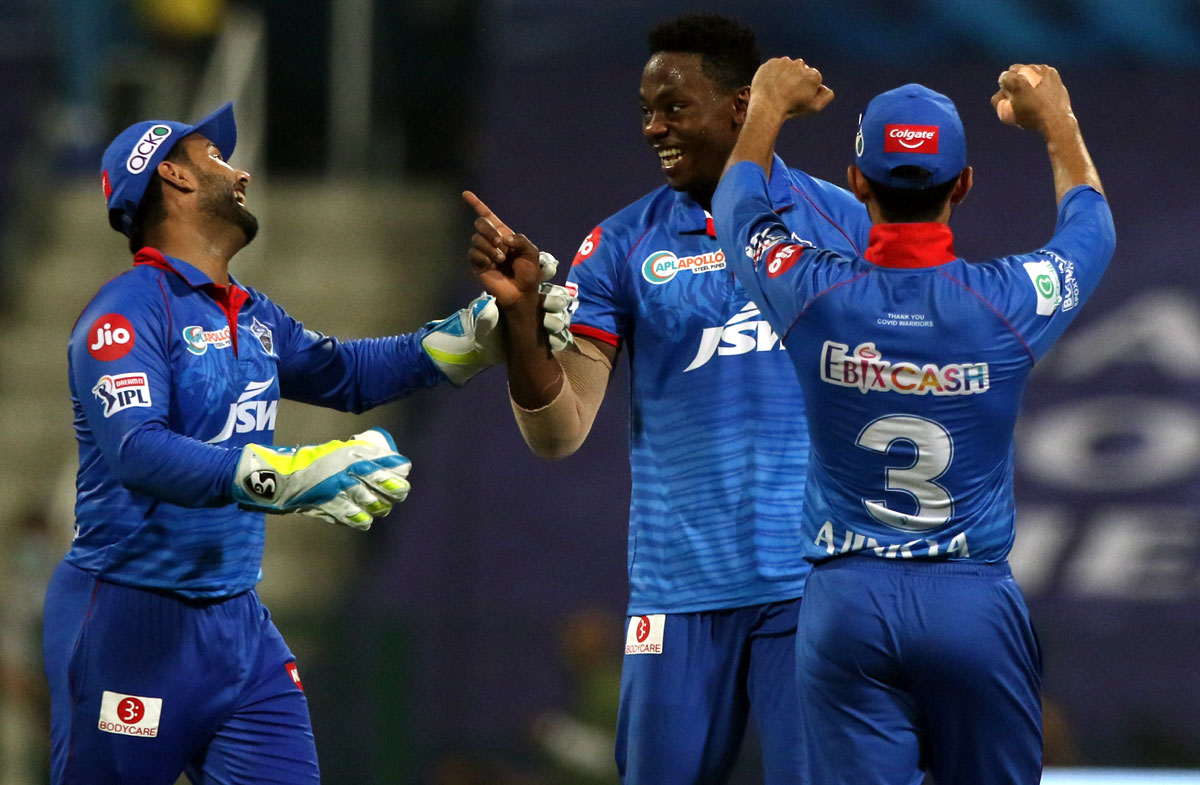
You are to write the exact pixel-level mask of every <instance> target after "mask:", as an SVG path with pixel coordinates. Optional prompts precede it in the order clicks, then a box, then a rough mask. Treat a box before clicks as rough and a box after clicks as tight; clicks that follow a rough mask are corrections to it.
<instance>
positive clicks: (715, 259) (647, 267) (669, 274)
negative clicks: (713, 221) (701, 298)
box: [642, 249, 725, 285]
mask: <svg viewBox="0 0 1200 785" xmlns="http://www.w3.org/2000/svg"><path fill="white" fill-rule="evenodd" d="M724 269H725V252H724V251H722V250H720V249H717V250H716V251H710V252H708V253H702V254H698V255H696V256H684V257H679V256H676V255H675V254H673V253H672V252H670V251H655V252H654V253H652V254H650V255H649V256H647V257H646V261H644V262H642V277H643V278H645V279H646V280H647V281H649V282H650V283H652V284H655V285H661V284H664V283H666V282H667V281H670V280H671V279H672V278H674V277H675V275H676V274H677V273H679V272H681V271H683V270H690V271H691V272H692V273H693V274H694V275H699V274H700V273H707V272H712V271H713V270H724Z"/></svg>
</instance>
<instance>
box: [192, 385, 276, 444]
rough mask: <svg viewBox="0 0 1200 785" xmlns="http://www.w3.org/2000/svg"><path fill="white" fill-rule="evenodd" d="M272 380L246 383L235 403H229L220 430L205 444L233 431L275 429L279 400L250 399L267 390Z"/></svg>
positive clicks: (247, 431) (226, 435)
mask: <svg viewBox="0 0 1200 785" xmlns="http://www.w3.org/2000/svg"><path fill="white" fill-rule="evenodd" d="M274 382H275V379H273V378H272V379H267V380H266V381H265V382H250V383H249V384H247V385H246V389H245V390H244V391H243V392H242V394H241V395H239V396H238V399H237V403H231V404H229V416H228V417H226V418H225V425H224V426H223V427H222V428H221V432H220V433H218V434H217V435H216V436H214V437H212V438H211V439H209V440H208V441H206V442H205V444H218V443H220V442H223V441H225V440H226V439H228V438H229V437H230V436H233V435H234V434H235V433H250V432H251V431H273V430H275V414H276V412H277V411H278V409H279V400H278V399H276V400H273V401H263V400H258V401H255V400H251V399H252V398H255V397H256V396H259V395H262V394H263V393H264V392H266V391H267V390H269V389H270V388H271V385H272V384H274Z"/></svg>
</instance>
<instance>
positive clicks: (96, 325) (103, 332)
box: [87, 313, 136, 362]
mask: <svg viewBox="0 0 1200 785" xmlns="http://www.w3.org/2000/svg"><path fill="white" fill-rule="evenodd" d="M135 338H136V336H135V335H134V332H133V325H132V324H130V323H129V320H128V319H126V318H125V317H124V316H122V315H121V314H119V313H106V314H104V315H103V316H101V317H100V318H99V319H97V320H96V321H94V322H92V326H91V327H89V328H88V332H87V347H88V354H90V355H92V357H95V358H96V359H97V360H100V361H101V362H108V361H110V360H119V359H121V358H122V357H124V356H125V355H127V354H129V351H130V350H131V349H132V348H133V344H134V339H135Z"/></svg>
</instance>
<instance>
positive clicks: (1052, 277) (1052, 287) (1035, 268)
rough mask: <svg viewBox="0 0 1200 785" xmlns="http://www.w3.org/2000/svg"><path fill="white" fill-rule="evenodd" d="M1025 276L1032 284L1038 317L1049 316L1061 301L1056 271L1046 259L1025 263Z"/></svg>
mask: <svg viewBox="0 0 1200 785" xmlns="http://www.w3.org/2000/svg"><path fill="white" fill-rule="evenodd" d="M1023 266H1024V267H1025V274H1026V275H1028V276H1029V280H1030V281H1032V282H1033V290H1034V292H1035V293H1036V294H1037V313H1038V316H1050V315H1052V314H1053V313H1054V311H1055V310H1056V309H1057V308H1058V304H1059V303H1060V302H1061V301H1062V294H1061V292H1060V289H1061V287H1060V285H1059V280H1058V271H1057V270H1055V269H1054V264H1053V263H1051V262H1050V260H1048V259H1042V260H1041V261H1037V262H1025V264H1024V265H1023Z"/></svg>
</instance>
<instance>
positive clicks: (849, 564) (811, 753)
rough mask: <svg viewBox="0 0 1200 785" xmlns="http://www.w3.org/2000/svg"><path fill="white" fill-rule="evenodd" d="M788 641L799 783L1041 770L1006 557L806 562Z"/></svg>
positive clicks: (983, 776)
mask: <svg viewBox="0 0 1200 785" xmlns="http://www.w3.org/2000/svg"><path fill="white" fill-rule="evenodd" d="M796 643H797V657H796V660H797V663H796V664H797V682H798V685H799V688H800V690H801V692H802V694H803V695H804V702H803V704H802V706H801V713H802V716H803V718H804V733H805V743H806V751H807V754H808V760H809V776H810V782H811V785H912V784H913V783H920V782H921V780H922V772H928V773H929V774H930V775H931V776H932V778H933V781H934V782H935V783H937V784H938V785H959V784H960V783H969V784H970V785H1030V783H1036V782H1039V781H1040V780H1041V770H1042V706H1041V678H1042V677H1041V672H1042V662H1041V651H1040V649H1039V646H1038V642H1037V637H1036V635H1035V634H1034V630H1033V625H1032V623H1031V622H1030V619H1029V613H1028V610H1027V609H1026V607H1025V600H1024V597H1023V596H1022V595H1021V590H1020V589H1019V588H1018V587H1017V584H1016V582H1015V581H1014V580H1013V577H1012V573H1011V571H1010V570H1009V568H1008V565H1007V564H1006V563H1001V564H982V563H973V562H931V561H920V560H915V559H914V560H906V561H902V560H900V559H881V558H872V557H869V556H850V557H844V558H839V559H833V560H831V561H828V562H824V563H822V564H818V565H817V566H816V567H814V568H813V571H812V573H811V574H810V575H809V578H808V583H807V585H806V588H805V596H804V611H803V612H802V613H801V614H800V625H799V631H798V633H797V636H796Z"/></svg>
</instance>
